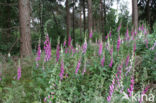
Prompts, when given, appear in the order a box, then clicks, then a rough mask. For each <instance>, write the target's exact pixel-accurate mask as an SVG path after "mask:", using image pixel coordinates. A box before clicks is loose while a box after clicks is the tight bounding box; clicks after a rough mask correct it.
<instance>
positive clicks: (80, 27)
mask: <svg viewBox="0 0 156 103" xmlns="http://www.w3.org/2000/svg"><path fill="white" fill-rule="evenodd" d="M81 17H82V13H81V8H80V36H81V38H82V18H81Z"/></svg>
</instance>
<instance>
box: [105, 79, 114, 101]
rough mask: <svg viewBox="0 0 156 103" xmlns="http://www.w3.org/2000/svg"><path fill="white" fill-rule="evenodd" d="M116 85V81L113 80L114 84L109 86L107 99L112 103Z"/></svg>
mask: <svg viewBox="0 0 156 103" xmlns="http://www.w3.org/2000/svg"><path fill="white" fill-rule="evenodd" d="M114 85H115V79H113V80H112V84H111V85H110V86H109V95H108V97H107V101H108V102H110V101H111V97H112V95H113V92H114Z"/></svg>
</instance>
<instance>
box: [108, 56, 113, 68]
mask: <svg viewBox="0 0 156 103" xmlns="http://www.w3.org/2000/svg"><path fill="white" fill-rule="evenodd" d="M112 65H113V57H111V62H110V64H109V67H112Z"/></svg>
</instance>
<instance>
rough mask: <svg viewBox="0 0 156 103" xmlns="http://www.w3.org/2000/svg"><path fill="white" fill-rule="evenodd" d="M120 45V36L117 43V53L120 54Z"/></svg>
mask: <svg viewBox="0 0 156 103" xmlns="http://www.w3.org/2000/svg"><path fill="white" fill-rule="evenodd" d="M120 43H121V40H120V35H119V37H118V41H117V51H118V52H119V49H120Z"/></svg>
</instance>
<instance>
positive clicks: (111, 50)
mask: <svg viewBox="0 0 156 103" xmlns="http://www.w3.org/2000/svg"><path fill="white" fill-rule="evenodd" d="M110 55H111V56H112V55H113V45H112V48H111V49H110Z"/></svg>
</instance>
